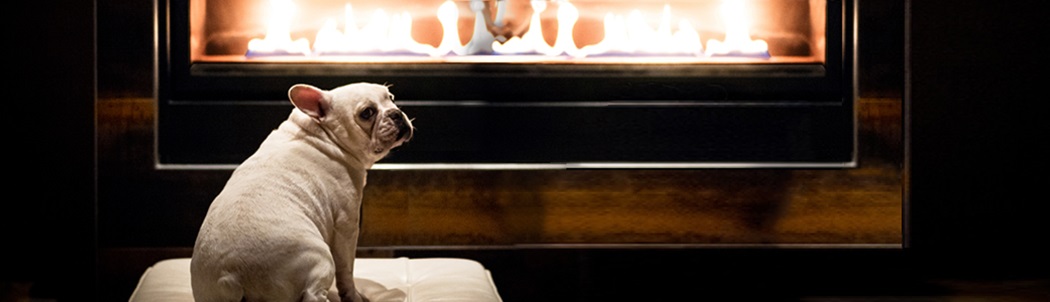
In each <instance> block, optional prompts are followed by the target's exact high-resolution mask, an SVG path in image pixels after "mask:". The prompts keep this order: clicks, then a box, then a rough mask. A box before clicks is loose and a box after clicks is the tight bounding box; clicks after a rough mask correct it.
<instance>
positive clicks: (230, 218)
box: [190, 83, 415, 302]
mask: <svg viewBox="0 0 1050 302" xmlns="http://www.w3.org/2000/svg"><path fill="white" fill-rule="evenodd" d="M288 98H289V100H291V102H292V104H293V105H294V108H293V109H292V112H291V114H290V115H289V116H288V119H287V120H285V121H283V122H282V123H281V124H280V125H279V126H278V127H277V129H276V130H273V131H272V132H271V133H270V134H269V136H267V137H266V139H265V140H264V141H263V142H262V144H261V145H260V146H259V149H258V150H257V151H256V152H255V153H254V154H253V155H251V156H250V157H249V158H248V159H246V160H245V161H244V162H243V163H242V164H241V165H239V166H238V167H237V168H236V169H235V170H234V171H233V174H232V175H231V176H230V179H229V180H228V181H227V183H226V186H225V187H224V188H223V189H222V191H221V192H220V193H219V194H218V196H216V197H215V199H214V200H213V201H212V203H211V205H210V207H209V208H208V212H207V215H206V216H205V218H204V222H203V223H202V224H201V228H200V232H199V233H198V235H197V240H196V243H195V244H194V247H193V255H192V257H191V263H190V276H191V283H192V288H193V297H194V299H195V300H196V301H198V302H209V301H336V300H340V301H354V302H358V301H365V300H364V299H363V297H362V296H361V294H360V293H359V292H358V291H357V289H356V288H355V286H354V278H353V271H354V257H355V253H356V252H357V238H358V234H359V229H358V228H359V224H358V222H359V221H360V209H361V197H362V193H363V192H362V190H363V189H364V186H365V180H366V175H367V170H368V169H370V168H371V167H372V165H373V164H374V163H375V162H376V161H379V160H380V159H382V158H384V157H386V156H387V155H388V153H389V152H390V150H391V149H393V148H395V147H398V146H401V145H402V144H403V143H405V142H407V141H408V140H409V139H411V138H412V135H413V133H414V132H415V128H414V127H413V126H412V122H411V120H410V119H409V118H408V116H407V115H406V114H405V113H404V112H402V111H401V110H400V109H399V108H398V107H397V105H395V104H394V95H393V94H391V93H390V91H389V89H388V87H387V86H385V85H378V84H373V83H354V84H349V85H345V86H341V87H338V88H335V89H332V90H323V89H320V88H317V87H314V86H311V85H306V84H297V85H294V86H292V87H291V89H289V90H288ZM333 283H334V286H333ZM333 289H334V290H333Z"/></svg>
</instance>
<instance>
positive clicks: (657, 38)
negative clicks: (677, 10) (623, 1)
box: [581, 5, 703, 56]
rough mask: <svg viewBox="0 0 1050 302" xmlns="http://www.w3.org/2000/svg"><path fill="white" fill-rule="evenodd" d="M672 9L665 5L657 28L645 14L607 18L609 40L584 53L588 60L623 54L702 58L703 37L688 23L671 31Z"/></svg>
mask: <svg viewBox="0 0 1050 302" xmlns="http://www.w3.org/2000/svg"><path fill="white" fill-rule="evenodd" d="M671 19H672V17H671V6H670V5H664V9H663V14H662V16H661V18H660V23H659V25H658V26H657V28H655V29H654V28H652V27H650V26H649V25H648V24H647V22H646V19H645V17H644V16H643V15H642V12H641V11H639V10H632V11H631V12H630V13H629V14H628V15H627V17H626V19H625V18H624V17H623V16H619V15H615V14H611V13H610V14H606V15H605V21H604V22H605V23H604V24H605V38H604V39H602V41H601V42H598V43H597V44H594V45H590V46H585V47H584V48H583V49H581V52H582V53H584V54H585V55H588V56H595V55H609V54H615V55H623V54H659V55H699V54H701V53H702V51H703V46H702V45H701V43H700V34H699V33H698V32H697V31H696V29H694V28H693V25H692V23H690V22H689V21H688V20H686V19H681V20H680V21H678V30H677V31H674V32H672V31H671Z"/></svg>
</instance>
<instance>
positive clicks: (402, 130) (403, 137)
mask: <svg viewBox="0 0 1050 302" xmlns="http://www.w3.org/2000/svg"><path fill="white" fill-rule="evenodd" d="M387 118H388V119H390V121H392V122H394V126H396V127H397V139H396V140H398V141H406V142H407V141H408V140H410V139H412V132H413V129H412V123H411V122H409V120H408V116H407V115H405V113H404V112H402V111H401V110H400V109H394V110H390V112H389V113H387Z"/></svg>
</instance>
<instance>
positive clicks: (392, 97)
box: [386, 94, 394, 102]
mask: <svg viewBox="0 0 1050 302" xmlns="http://www.w3.org/2000/svg"><path fill="white" fill-rule="evenodd" d="M386 96H387V98H389V99H390V101H391V102H393V101H394V95H393V94H388V95H386Z"/></svg>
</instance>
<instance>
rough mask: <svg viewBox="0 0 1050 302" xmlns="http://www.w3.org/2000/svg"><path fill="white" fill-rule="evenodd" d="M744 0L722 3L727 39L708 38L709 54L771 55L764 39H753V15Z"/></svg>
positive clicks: (731, 0) (729, 0)
mask: <svg viewBox="0 0 1050 302" xmlns="http://www.w3.org/2000/svg"><path fill="white" fill-rule="evenodd" d="M747 12H748V10H747V6H746V5H744V1H743V0H726V1H725V2H723V3H722V7H721V13H722V19H723V20H724V21H725V25H726V36H725V41H718V40H713V39H712V40H708V41H707V54H708V55H730V54H740V55H764V56H767V57H768V56H769V45H768V44H766V41H764V40H751V32H750V28H751V16H749V15H748V14H747Z"/></svg>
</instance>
